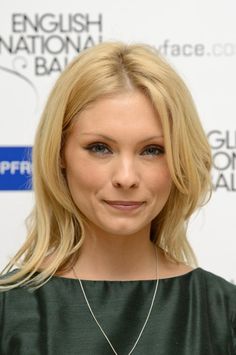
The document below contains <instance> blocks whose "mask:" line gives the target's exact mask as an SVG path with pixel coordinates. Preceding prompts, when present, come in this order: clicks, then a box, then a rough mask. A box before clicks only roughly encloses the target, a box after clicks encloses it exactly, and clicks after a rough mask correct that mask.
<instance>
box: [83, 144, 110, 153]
mask: <svg viewBox="0 0 236 355" xmlns="http://www.w3.org/2000/svg"><path fill="white" fill-rule="evenodd" d="M97 148H98V149H97ZM86 149H87V150H89V151H90V152H92V153H98V154H100V153H101V154H103V153H104V149H107V147H106V145H105V144H102V143H95V144H92V145H90V146H88V147H87V148H86ZM107 150H108V149H107Z"/></svg>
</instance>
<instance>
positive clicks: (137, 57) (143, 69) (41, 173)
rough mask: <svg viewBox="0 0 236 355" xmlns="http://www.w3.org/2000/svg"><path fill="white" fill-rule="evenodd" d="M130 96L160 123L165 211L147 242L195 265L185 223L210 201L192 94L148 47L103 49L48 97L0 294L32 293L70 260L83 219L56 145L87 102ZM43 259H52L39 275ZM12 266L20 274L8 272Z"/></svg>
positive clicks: (86, 57)
mask: <svg viewBox="0 0 236 355" xmlns="http://www.w3.org/2000/svg"><path fill="white" fill-rule="evenodd" d="M133 89H135V90H137V89H138V90H140V91H142V92H143V93H144V94H145V95H147V97H148V98H149V99H150V102H151V103H152V104H153V106H154V109H155V110H156V112H157V114H158V116H159V117H160V120H161V123H162V128H163V134H164V141H165V151H166V157H167V162H168V167H169V170H170V173H171V177H172V181H173V184H172V190H171V193H170V196H169V198H168V200H167V202H166V204H165V206H164V208H163V209H162V211H161V212H160V213H159V214H158V215H157V216H156V218H155V219H154V220H153V221H152V223H151V230H150V240H152V241H153V243H155V244H156V245H157V246H159V247H160V248H162V249H163V250H164V252H165V253H166V255H167V256H168V257H169V258H171V259H172V260H175V261H176V262H183V263H188V264H190V265H192V266H196V265H197V260H196V257H195V255H194V252H193V250H192V248H191V246H190V244H189V242H188V240H187V236H186V232H187V226H188V221H189V218H190V216H191V215H192V214H193V212H194V211H195V210H196V209H197V208H199V207H200V206H202V205H203V204H205V203H206V201H207V200H208V199H209V197H210V195H211V191H212V188H211V178H210V169H211V164H212V160H211V151H210V147H209V144H208V141H207V138H206V135H205V133H204V130H203V128H202V125H201V123H200V120H199V117H198V113H197V111H196V108H195V105H194V102H193V100H192V97H191V94H190V92H189V90H188V89H187V87H186V85H185V84H184V82H183V81H182V79H181V78H180V76H179V75H178V74H177V73H176V71H175V70H174V69H173V68H172V67H171V66H170V65H169V64H168V63H167V62H166V60H165V59H164V58H162V57H161V56H160V55H159V53H158V52H157V50H156V49H155V48H153V47H151V46H149V45H146V44H129V45H128V44H125V43H122V42H104V43H101V44H99V45H96V46H94V47H93V48H90V49H87V50H85V51H83V52H82V53H81V54H79V55H78V56H77V57H76V58H75V59H74V60H73V61H72V62H71V64H70V65H69V66H68V67H67V68H66V69H65V70H64V71H63V72H62V74H61V75H60V77H59V79H58V80H57V82H56V84H55V86H54V88H53V89H52V91H51V94H50V95H49V98H48V101H47V104H46V106H45V109H44V111H43V114H42V117H41V120H40V122H39V125H38V129H37V132H36V137H35V142H34V147H33V188H34V193H35V205H34V208H33V210H32V212H31V214H30V215H29V217H28V218H27V232H28V234H27V238H26V240H25V242H24V243H23V245H22V246H21V248H20V249H19V250H18V252H17V253H16V254H15V256H14V257H12V258H11V260H10V261H9V263H8V264H7V265H6V267H5V268H4V269H3V271H2V273H1V274H2V275H4V276H3V278H2V279H1V280H0V290H2V291H7V290H9V289H12V288H14V287H17V286H20V285H21V286H27V287H29V289H30V290H34V289H37V288H38V287H41V286H42V285H43V284H44V283H46V282H47V281H48V280H49V279H50V277H51V276H52V275H54V274H55V273H56V272H57V273H59V274H60V273H63V272H64V271H67V270H70V269H71V268H72V266H73V265H74V264H75V262H76V261H77V259H78V257H79V250H80V247H81V245H82V244H83V241H84V238H85V233H84V231H85V229H84V225H85V223H86V218H85V216H84V215H83V214H82V213H81V212H80V211H79V210H78V208H77V206H76V205H75V203H74V201H73V199H72V197H71V194H70V191H69V189H68V185H67V181H66V178H65V173H64V171H63V168H62V166H61V155H62V151H63V146H64V143H65V141H66V137H67V135H68V134H69V132H70V130H71V128H72V126H73V122H74V118H75V116H76V117H77V119H79V113H80V112H81V111H83V110H84V109H85V108H86V107H87V106H88V105H89V104H90V103H92V102H94V101H95V100H98V99H99V98H102V97H106V95H111V94H112V95H115V94H118V93H123V92H125V91H130V90H133ZM50 255H53V256H54V257H53V259H52V260H51V261H50V263H48V264H47V265H46V267H45V268H44V269H43V270H40V271H39V267H40V265H41V264H42V262H43V261H44V260H46V258H47V257H48V256H50ZM14 266H17V267H19V269H17V270H15V271H14V272H10V270H11V269H12V268H13V267H14ZM4 273H7V275H5V274H4ZM8 273H9V274H8Z"/></svg>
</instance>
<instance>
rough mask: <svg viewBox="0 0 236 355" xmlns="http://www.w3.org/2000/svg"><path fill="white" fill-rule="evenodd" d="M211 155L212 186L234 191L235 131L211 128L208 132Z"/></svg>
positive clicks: (217, 188) (235, 189)
mask: <svg viewBox="0 0 236 355" xmlns="http://www.w3.org/2000/svg"><path fill="white" fill-rule="evenodd" d="M208 139H209V143H210V145H211V148H212V156H213V176H212V179H213V187H214V189H215V190H224V191H229V192H233V191H234V192H235V191H236V131H230V130H212V131H210V132H209V133H208Z"/></svg>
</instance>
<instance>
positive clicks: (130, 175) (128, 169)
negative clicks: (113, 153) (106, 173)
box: [112, 157, 140, 189]
mask: <svg viewBox="0 0 236 355" xmlns="http://www.w3.org/2000/svg"><path fill="white" fill-rule="evenodd" d="M139 182H140V177H139V173H138V171H137V167H136V166H135V162H134V160H133V159H132V158H127V157H126V158H119V159H117V161H116V163H115V167H114V170H113V175H112V184H113V185H114V186H115V187H120V188H123V189H130V188H131V187H137V186H139Z"/></svg>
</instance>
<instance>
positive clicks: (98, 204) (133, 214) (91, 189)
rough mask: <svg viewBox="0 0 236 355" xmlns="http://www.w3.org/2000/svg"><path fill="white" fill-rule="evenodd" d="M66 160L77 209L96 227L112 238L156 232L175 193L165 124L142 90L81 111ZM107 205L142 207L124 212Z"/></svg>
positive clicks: (104, 100) (103, 101)
mask: <svg viewBox="0 0 236 355" xmlns="http://www.w3.org/2000/svg"><path fill="white" fill-rule="evenodd" d="M63 160H64V166H65V169H66V177H67V182H68V186H69V189H70V192H71V195H72V198H73V200H74V202H75V204H76V205H77V207H78V208H79V210H80V211H81V212H82V213H83V214H84V215H85V216H86V218H87V220H88V223H89V226H90V227H92V228H94V229H97V228H99V230H100V231H102V232H104V233H106V234H109V235H110V234H113V235H130V234H133V233H138V232H139V231H141V230H142V229H144V228H147V227H150V225H151V221H152V220H153V219H154V218H155V217H156V216H157V215H158V214H159V213H160V211H161V210H162V208H163V207H164V205H165V203H166V201H167V199H168V196H169V194H170V189H171V185H172V180H171V177H170V172H169V169H168V166H167V161H166V155H165V148H164V140H163V132H162V127H161V123H160V120H159V118H158V117H157V115H156V113H155V111H154V109H153V107H152V105H151V103H150V101H149V99H148V98H147V97H146V96H145V95H144V94H142V93H141V92H139V91H133V92H129V93H124V94H119V95H115V96H112V97H107V98H102V99H100V100H98V101H96V102H95V103H94V104H93V105H91V106H90V107H88V108H87V109H86V110H84V111H83V112H81V113H80V114H79V116H78V120H77V121H76V123H75V125H74V126H73V128H72V131H71V133H70V135H69V136H68V138H67V141H66V144H65V149H64V154H63ZM107 201H125V202H130V201H135V202H141V205H139V207H136V208H135V209H134V208H133V209H131V207H127V206H126V207H123V208H122V206H120V207H121V208H120V209H119V208H117V207H119V206H116V207H114V206H112V205H110V204H108V203H107ZM121 204H122V203H121Z"/></svg>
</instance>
